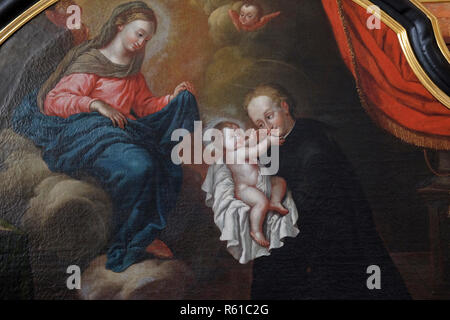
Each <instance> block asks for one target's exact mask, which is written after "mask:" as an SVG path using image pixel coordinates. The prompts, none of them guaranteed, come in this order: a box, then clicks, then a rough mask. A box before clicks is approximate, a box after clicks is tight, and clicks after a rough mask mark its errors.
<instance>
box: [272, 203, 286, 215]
mask: <svg viewBox="0 0 450 320" xmlns="http://www.w3.org/2000/svg"><path fill="white" fill-rule="evenodd" d="M269 210H273V211H276V212H278V213H279V214H281V215H282V216H285V215H287V214H288V213H289V210H288V209H286V208H285V207H283V205H282V204H281V203H279V202H278V203H274V202H271V203H270V205H269Z"/></svg>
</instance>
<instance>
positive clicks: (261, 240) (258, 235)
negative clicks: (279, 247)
mask: <svg viewBox="0 0 450 320" xmlns="http://www.w3.org/2000/svg"><path fill="white" fill-rule="evenodd" d="M250 236H251V237H252V238H253V240H255V241H256V243H257V244H259V245H260V246H261V247H265V248H268V247H269V245H270V243H269V241H267V239H266V238H265V237H264V235H263V234H262V232H260V231H256V232H253V231H250Z"/></svg>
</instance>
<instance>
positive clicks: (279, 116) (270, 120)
mask: <svg viewBox="0 0 450 320" xmlns="http://www.w3.org/2000/svg"><path fill="white" fill-rule="evenodd" d="M248 116H249V117H250V119H251V120H252V122H253V124H254V125H255V126H256V127H257V128H258V129H266V130H268V131H269V132H270V131H272V132H273V130H276V129H278V134H279V136H281V137H282V136H284V135H286V134H287V133H288V132H289V130H290V129H291V128H290V127H289V123H290V122H291V121H290V120H292V118H291V115H290V114H289V106H287V104H286V103H284V105H283V106H278V105H277V104H276V103H274V102H273V101H272V99H271V98H269V97H266V96H260V97H256V98H253V99H252V100H251V101H250V104H249V105H248ZM273 133H274V134H275V132H273Z"/></svg>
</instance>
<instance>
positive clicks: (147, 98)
mask: <svg viewBox="0 0 450 320" xmlns="http://www.w3.org/2000/svg"><path fill="white" fill-rule="evenodd" d="M137 86H138V90H137V93H136V100H135V106H134V107H133V111H134V112H135V113H136V115H137V116H138V117H140V118H141V117H145V116H147V115H149V114H152V113H156V112H158V111H159V110H161V109H162V108H164V107H165V106H166V105H167V104H168V103H169V101H170V95H166V96H163V97H154V96H153V94H152V92H151V91H150V89H149V88H148V86H147V82H146V81H145V78H144V76H143V75H142V73H139V74H138V75H137Z"/></svg>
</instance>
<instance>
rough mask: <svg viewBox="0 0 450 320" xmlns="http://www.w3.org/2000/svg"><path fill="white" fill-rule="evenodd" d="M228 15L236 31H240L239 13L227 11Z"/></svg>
mask: <svg viewBox="0 0 450 320" xmlns="http://www.w3.org/2000/svg"><path fill="white" fill-rule="evenodd" d="M228 15H229V16H230V18H231V21H233V24H234V26H235V27H236V29H237V31H241V26H242V24H241V22H240V21H239V13H237V12H236V11H234V10H231V9H230V10H228Z"/></svg>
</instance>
